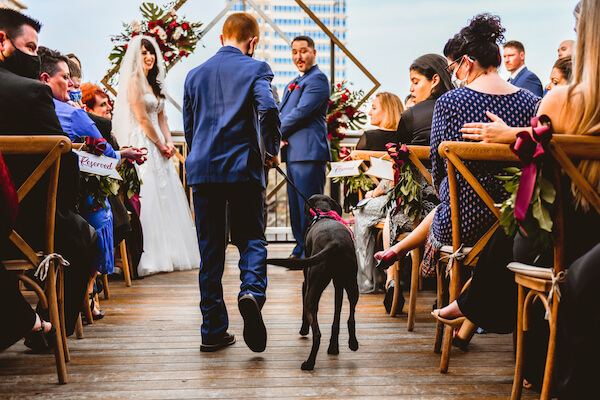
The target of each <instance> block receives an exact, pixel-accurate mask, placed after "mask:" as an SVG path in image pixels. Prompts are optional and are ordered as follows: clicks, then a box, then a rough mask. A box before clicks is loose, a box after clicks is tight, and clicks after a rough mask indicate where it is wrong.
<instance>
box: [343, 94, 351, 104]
mask: <svg viewBox="0 0 600 400" xmlns="http://www.w3.org/2000/svg"><path fill="white" fill-rule="evenodd" d="M341 99H342V101H343V102H344V103H345V102H347V101H348V99H349V97H348V95H347V94H346V93H344V94H343V95H342V97H341Z"/></svg>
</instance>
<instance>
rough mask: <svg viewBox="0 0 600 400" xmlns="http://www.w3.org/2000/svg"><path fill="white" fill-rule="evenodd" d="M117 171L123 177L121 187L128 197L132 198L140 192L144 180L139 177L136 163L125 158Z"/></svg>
mask: <svg viewBox="0 0 600 400" xmlns="http://www.w3.org/2000/svg"><path fill="white" fill-rule="evenodd" d="M117 171H118V172H119V174H120V175H121V178H123V183H122V184H121V187H122V188H123V190H125V194H126V196H127V198H128V199H131V198H132V197H133V196H134V195H136V194H137V195H139V194H140V186H141V185H142V183H143V182H142V180H141V179H140V178H139V177H138V174H137V170H136V169H135V165H134V164H133V163H132V162H130V161H129V160H123V161H122V162H121V164H119V165H118V166H117Z"/></svg>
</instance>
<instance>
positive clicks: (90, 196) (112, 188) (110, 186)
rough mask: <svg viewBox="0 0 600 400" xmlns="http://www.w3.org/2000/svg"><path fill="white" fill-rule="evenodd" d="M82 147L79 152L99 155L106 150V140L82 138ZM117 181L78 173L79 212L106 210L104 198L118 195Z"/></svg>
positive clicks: (106, 177)
mask: <svg viewBox="0 0 600 400" xmlns="http://www.w3.org/2000/svg"><path fill="white" fill-rule="evenodd" d="M80 139H83V143H84V144H83V146H81V151H86V152H88V153H91V154H95V155H101V154H102V153H103V152H104V150H105V149H106V140H104V139H94V138H92V137H89V136H83V137H81V138H80ZM119 186H120V185H119V181H118V180H116V179H112V178H109V177H108V176H101V175H96V174H90V173H87V172H82V171H80V172H79V193H77V206H78V207H79V210H87V209H91V211H98V210H99V209H101V208H104V209H105V210H107V209H108V207H107V206H106V198H107V197H108V196H110V195H111V194H115V195H116V194H118V193H119Z"/></svg>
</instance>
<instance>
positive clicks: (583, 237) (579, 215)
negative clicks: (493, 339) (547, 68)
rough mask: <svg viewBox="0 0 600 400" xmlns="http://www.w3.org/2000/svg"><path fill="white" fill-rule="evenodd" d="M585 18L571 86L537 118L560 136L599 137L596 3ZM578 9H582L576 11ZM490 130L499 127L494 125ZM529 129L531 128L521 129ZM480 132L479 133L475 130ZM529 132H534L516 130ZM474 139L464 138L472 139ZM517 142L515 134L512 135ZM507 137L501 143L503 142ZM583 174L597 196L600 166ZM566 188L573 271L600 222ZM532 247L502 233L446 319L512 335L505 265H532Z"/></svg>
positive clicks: (587, 3)
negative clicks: (545, 118)
mask: <svg viewBox="0 0 600 400" xmlns="http://www.w3.org/2000/svg"><path fill="white" fill-rule="evenodd" d="M580 5H581V13H575V15H576V16H577V15H578V14H579V20H578V22H577V32H578V35H579V38H578V41H577V49H576V50H577V51H576V52H577V54H578V57H576V59H575V61H574V62H575V66H574V68H573V71H574V72H573V82H572V83H571V84H570V85H568V86H566V85H562V86H557V87H555V88H554V89H553V90H552V91H550V92H549V93H548V95H547V96H546V97H544V99H543V100H542V102H541V104H540V109H539V112H538V115H547V116H548V117H549V118H550V120H551V121H552V127H553V130H554V132H555V133H557V134H570V135H595V134H596V133H597V132H598V130H599V129H598V127H599V126H600V117H599V116H600V103H598V101H597V93H598V91H600V79H599V76H598V74H597V73H596V72H595V71H596V69H597V67H598V65H600V28H599V27H598V26H597V25H596V24H595V22H594V21H595V19H596V18H599V17H600V4H599V2H598V1H596V0H583V1H582V2H580ZM578 7H579V6H578ZM492 124H497V123H496V122H494V123H492ZM521 126H523V127H525V126H527V124H522V125H521ZM471 129H480V128H471ZM514 129H519V130H520V131H523V130H526V131H528V132H531V128H514ZM474 135H477V134H473V133H469V134H465V135H464V136H465V137H473V136H474ZM513 138H514V134H513ZM502 139H503V137H500V140H502ZM578 168H579V170H580V172H582V174H583V175H584V177H585V178H586V179H587V180H588V182H589V183H590V184H591V185H592V188H594V189H595V190H596V191H600V189H599V188H600V173H599V172H598V171H600V163H598V162H597V161H594V162H582V163H580V165H579V166H578ZM563 179H564V181H565V182H562V187H563V188H566V190H564V192H565V195H566V198H565V200H564V202H565V204H566V205H569V206H566V207H565V216H564V230H565V234H564V238H565V242H564V263H565V265H571V264H572V263H573V262H574V260H576V259H577V258H578V257H580V256H582V255H584V254H585V253H586V252H588V251H590V250H591V249H592V248H594V246H595V245H596V244H598V243H600V231H599V230H598V229H596V227H597V226H598V225H599V224H600V216H599V215H598V213H597V212H596V211H595V209H594V208H593V207H590V205H589V204H588V202H587V201H586V200H585V199H584V198H583V197H582V194H581V192H580V190H579V189H578V188H575V187H573V188H572V190H568V188H569V187H571V183H570V182H569V181H568V179H567V178H563ZM551 253H552V252H551V251H550V252H549V253H548V254H542V255H541V257H540V260H539V261H538V262H537V264H538V265H540V266H550V265H552V261H553V258H552V254H551ZM532 258H533V257H532V256H531V244H530V243H529V241H528V240H527V239H525V238H524V237H523V236H521V235H517V236H515V237H514V238H510V237H507V236H506V235H505V234H504V231H503V230H502V229H499V230H498V231H497V232H496V233H495V234H494V236H493V237H492V238H491V239H490V242H489V243H488V245H487V246H486V248H485V249H484V250H483V252H482V253H481V256H480V258H479V262H478V264H477V266H476V267H475V269H474V274H473V279H472V281H471V285H470V286H469V287H468V288H467V289H466V290H465V291H464V292H463V293H462V294H461V295H460V296H459V298H458V299H457V301H455V302H453V303H451V304H450V305H448V306H447V307H445V308H443V309H441V310H440V311H439V315H440V316H442V317H444V318H447V319H456V318H460V317H462V316H463V315H464V316H466V317H467V318H468V319H469V320H470V321H472V322H473V323H474V324H476V325H478V326H480V327H482V328H484V329H485V330H487V331H491V332H497V333H510V332H512V331H513V330H514V328H515V321H516V318H515V316H516V307H517V303H516V299H517V293H516V285H515V281H514V274H513V273H512V272H510V271H509V270H508V269H507V268H506V265H507V264H508V263H509V262H511V261H520V262H525V263H529V264H533V259H532Z"/></svg>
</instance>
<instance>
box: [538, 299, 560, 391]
mask: <svg viewBox="0 0 600 400" xmlns="http://www.w3.org/2000/svg"><path fill="white" fill-rule="evenodd" d="M557 319H558V301H557V300H556V299H555V300H554V301H553V302H552V314H551V315H550V320H549V321H548V323H549V324H550V338H549V339H548V353H547V355H546V368H545V370H544V382H543V384H542V394H541V396H540V399H541V400H550V398H551V395H552V383H553V381H554V379H553V374H554V361H555V351H556V329H557Z"/></svg>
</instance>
